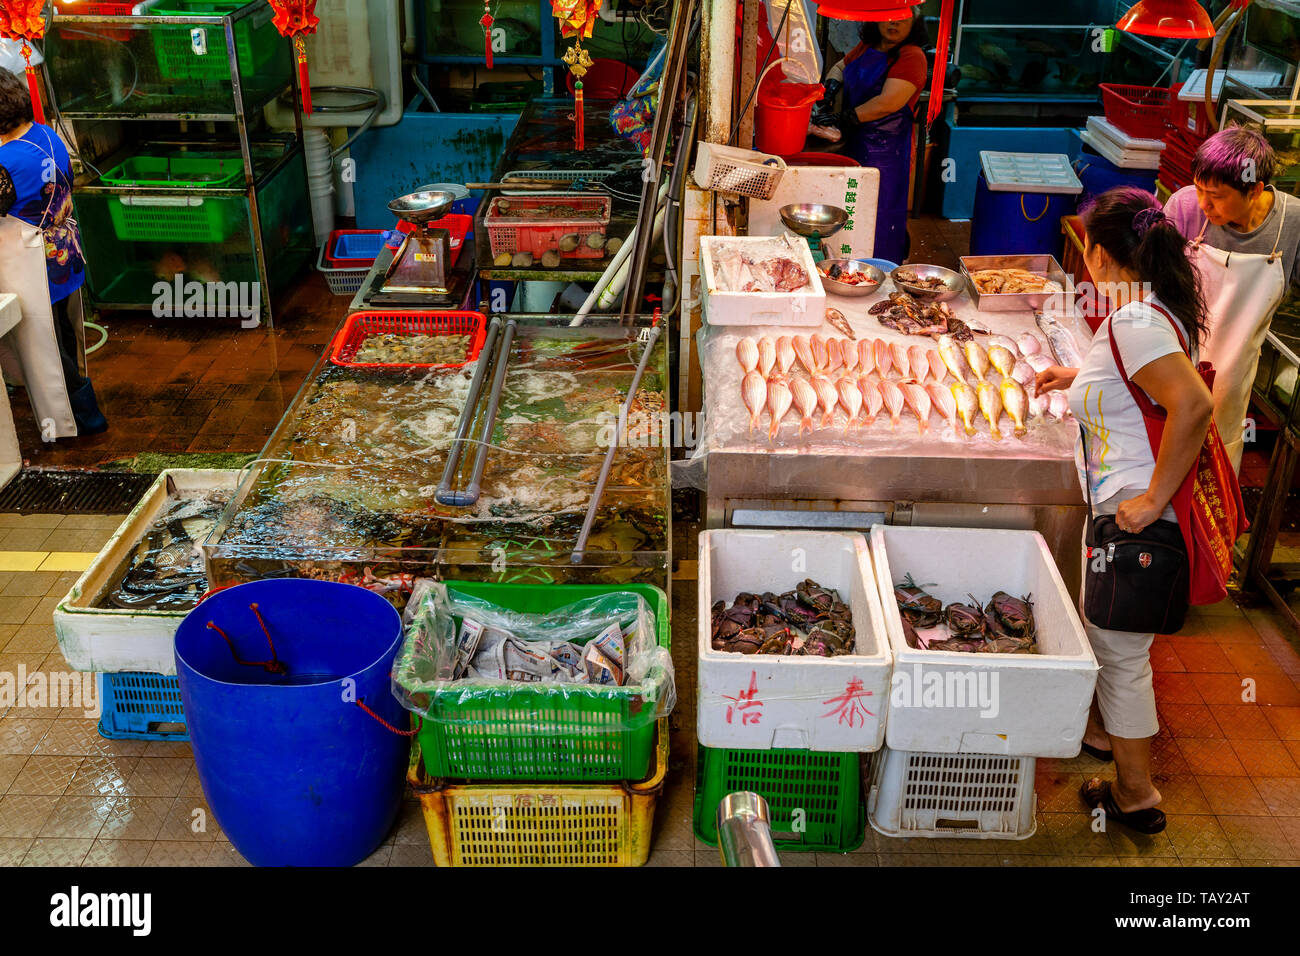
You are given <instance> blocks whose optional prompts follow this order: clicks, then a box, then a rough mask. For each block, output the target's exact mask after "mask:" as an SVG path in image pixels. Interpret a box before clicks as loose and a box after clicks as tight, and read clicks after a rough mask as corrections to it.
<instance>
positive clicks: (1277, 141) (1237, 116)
mask: <svg viewBox="0 0 1300 956" xmlns="http://www.w3.org/2000/svg"><path fill="white" fill-rule="evenodd" d="M1224 120H1225V122H1227V123H1238V124H1240V125H1242V126H1249V127H1251V128H1253V129H1257V130H1259V131H1260V132H1261V133H1263V134H1264V138H1265V139H1267V140H1268V141H1269V143H1270V144H1271V145H1272V147H1273V151H1274V153H1276V154H1277V165H1278V169H1277V172H1276V173H1275V174H1274V176H1273V184H1274V185H1275V186H1277V188H1278V189H1281V190H1284V191H1285V192H1288V193H1290V194H1291V195H1293V196H1297V197H1300V100H1229V101H1228V103H1227V106H1226V107H1225V108H1224Z"/></svg>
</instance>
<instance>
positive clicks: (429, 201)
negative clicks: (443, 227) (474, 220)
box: [388, 189, 456, 225]
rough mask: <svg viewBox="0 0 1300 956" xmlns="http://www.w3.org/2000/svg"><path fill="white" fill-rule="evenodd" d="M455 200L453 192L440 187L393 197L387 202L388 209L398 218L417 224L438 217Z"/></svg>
mask: <svg viewBox="0 0 1300 956" xmlns="http://www.w3.org/2000/svg"><path fill="white" fill-rule="evenodd" d="M455 201H456V194H455V193H449V192H444V191H442V190H440V189H438V190H425V191H422V192H414V193H408V194H407V195H405V196H401V197H399V198H397V199H394V200H393V201H392V202H390V203H389V204H388V211H389V212H391V213H393V215H395V216H397V218H398V219H405V220H406V221H407V222H413V223H416V224H417V225H419V224H420V223H425V222H432V221H433V220H434V219H438V218H440V217H441V216H442V214H443V213H445V212H446V211H447V210H448V209H450V208H451V204H452V203H454V202H455Z"/></svg>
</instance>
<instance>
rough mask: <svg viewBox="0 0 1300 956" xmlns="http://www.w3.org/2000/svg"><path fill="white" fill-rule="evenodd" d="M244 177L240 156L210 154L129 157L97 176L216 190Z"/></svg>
mask: <svg viewBox="0 0 1300 956" xmlns="http://www.w3.org/2000/svg"><path fill="white" fill-rule="evenodd" d="M243 178H244V160H243V159H242V158H217V157H211V156H186V155H177V156H132V157H130V158H129V159H127V160H125V161H124V162H121V163H118V164H117V165H116V166H114V167H113V168H112V169H110V170H109V171H108V172H106V173H104V175H103V176H101V177H100V179H101V180H102V181H103V183H104V185H106V186H184V187H188V188H190V189H217V188H222V187H226V186H234V185H237V184H238V181H241V180H242V179H243Z"/></svg>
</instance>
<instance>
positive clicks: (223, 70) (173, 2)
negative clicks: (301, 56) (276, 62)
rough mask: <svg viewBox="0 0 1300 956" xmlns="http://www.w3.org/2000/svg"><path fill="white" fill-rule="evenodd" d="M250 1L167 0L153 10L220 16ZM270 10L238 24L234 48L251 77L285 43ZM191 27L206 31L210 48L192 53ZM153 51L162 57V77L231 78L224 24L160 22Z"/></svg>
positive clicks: (244, 73)
mask: <svg viewBox="0 0 1300 956" xmlns="http://www.w3.org/2000/svg"><path fill="white" fill-rule="evenodd" d="M247 2H248V0H167V2H164V3H160V4H158V6H156V7H154V8H153V9H152V10H150V11H149V13H150V15H151V16H169V17H183V16H190V17H193V16H200V17H220V16H225V15H226V14H228V13H234V12H235V11H236V10H238V9H239V8H240V7H243V6H245V5H246V4H247ZM271 14H272V10H271V7H270V6H269V5H267V6H266V8H265V16H262V15H258V14H255V15H253V16H252V17H249V18H246V19H244V20H241V21H240V22H238V23H236V24H235V52H236V53H237V54H238V56H239V73H240V75H241V76H248V75H251V74H253V73H255V72H257V71H258V70H259V69H261V68H262V67H263V66H265V65H266V63H267V62H268V61H269V60H270V59H271V58H273V57H274V56H275V54H276V51H277V49H279V46H280V44H281V43H282V42H285V41H284V38H283V37H281V36H280V33H279V31H277V30H276V29H275V25H274V24H273V23H272V22H271ZM191 30H203V31H204V34H205V36H204V39H205V42H206V44H207V51H206V52H205V53H202V54H199V53H196V52H195V51H194V41H193V38H192V37H191V34H190V31H191ZM153 40H154V53H155V55H156V56H157V58H158V74H159V76H161V77H162V78H163V79H164V80H201V81H214V82H220V81H222V80H229V77H230V66H229V64H228V63H227V62H226V33H225V30H223V29H222V27H221V26H220V24H218V25H216V26H212V27H200V26H198V25H197V24H181V25H177V26H159V27H155V28H154V30H153Z"/></svg>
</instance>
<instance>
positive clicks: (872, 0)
mask: <svg viewBox="0 0 1300 956" xmlns="http://www.w3.org/2000/svg"><path fill="white" fill-rule="evenodd" d="M813 2H814V3H816V4H817V12H818V13H819V14H821V15H822V16H823V17H826V18H827V19H828V20H858V21H874V22H876V23H888V22H889V21H890V20H906V19H907V18H908V17H910V16H912V8H911V7H909V6H906V5H905V4H902V3H900V2H899V0H822V2H820V3H818V0H813Z"/></svg>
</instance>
